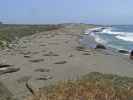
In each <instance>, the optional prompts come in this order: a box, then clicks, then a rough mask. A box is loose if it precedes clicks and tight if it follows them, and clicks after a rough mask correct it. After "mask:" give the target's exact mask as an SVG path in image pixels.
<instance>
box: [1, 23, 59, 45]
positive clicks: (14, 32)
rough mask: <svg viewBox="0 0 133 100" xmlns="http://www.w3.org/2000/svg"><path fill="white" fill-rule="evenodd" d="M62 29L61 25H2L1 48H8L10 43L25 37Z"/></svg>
mask: <svg viewBox="0 0 133 100" xmlns="http://www.w3.org/2000/svg"><path fill="white" fill-rule="evenodd" d="M59 28H61V26H60V25H8V24H0V46H1V47H2V46H6V45H7V44H8V43H10V42H12V41H13V40H16V39H18V38H21V37H23V36H27V35H32V34H34V33H38V32H43V31H50V30H55V29H59Z"/></svg>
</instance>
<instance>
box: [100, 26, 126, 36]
mask: <svg viewBox="0 0 133 100" xmlns="http://www.w3.org/2000/svg"><path fill="white" fill-rule="evenodd" d="M111 30H112V29H111V28H107V29H104V30H103V31H102V32H100V33H102V34H112V35H123V34H125V33H124V32H113V31H111Z"/></svg>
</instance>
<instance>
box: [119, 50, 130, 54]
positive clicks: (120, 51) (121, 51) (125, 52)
mask: <svg viewBox="0 0 133 100" xmlns="http://www.w3.org/2000/svg"><path fill="white" fill-rule="evenodd" d="M118 52H119V53H123V54H128V53H129V52H128V51H127V50H118Z"/></svg>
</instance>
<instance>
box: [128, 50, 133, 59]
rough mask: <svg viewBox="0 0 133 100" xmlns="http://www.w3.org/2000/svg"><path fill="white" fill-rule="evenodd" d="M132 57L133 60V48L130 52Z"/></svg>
mask: <svg viewBox="0 0 133 100" xmlns="http://www.w3.org/2000/svg"><path fill="white" fill-rule="evenodd" d="M129 57H130V59H132V60H133V50H132V51H131V52H130V55H129Z"/></svg>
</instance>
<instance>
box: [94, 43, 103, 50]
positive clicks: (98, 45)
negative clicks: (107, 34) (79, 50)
mask: <svg viewBox="0 0 133 100" xmlns="http://www.w3.org/2000/svg"><path fill="white" fill-rule="evenodd" d="M95 49H106V47H105V46H104V45H103V44H97V45H96V48H95Z"/></svg>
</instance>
